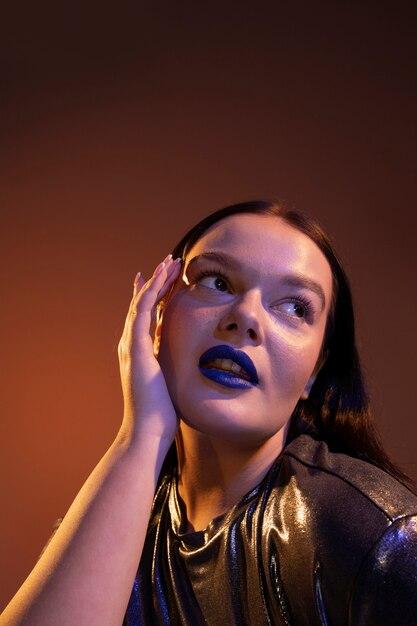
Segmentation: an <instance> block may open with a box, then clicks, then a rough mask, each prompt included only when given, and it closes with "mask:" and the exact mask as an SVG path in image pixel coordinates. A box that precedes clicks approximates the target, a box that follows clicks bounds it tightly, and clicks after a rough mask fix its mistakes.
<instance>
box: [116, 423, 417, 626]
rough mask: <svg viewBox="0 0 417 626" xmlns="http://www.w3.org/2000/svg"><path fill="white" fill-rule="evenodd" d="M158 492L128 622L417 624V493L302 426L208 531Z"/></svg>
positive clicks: (169, 490) (130, 625)
mask: <svg viewBox="0 0 417 626" xmlns="http://www.w3.org/2000/svg"><path fill="white" fill-rule="evenodd" d="M183 519H184V512H183V511H182V509H181V505H180V502H179V501H178V499H177V490H176V477H175V475H174V476H172V477H171V476H165V477H164V478H163V480H162V481H161V484H160V487H159V489H158V491H157V494H156V496H155V500H154V505H153V510H152V515H151V520H150V524H149V530H148V535H147V539H146V542H145V547H144V551H143V555H142V559H141V562H140V565H139V570H138V573H137V577H136V580H135V584H134V588H133V591H132V596H131V599H130V602H129V605H128V609H127V613H126V617H125V621H124V626H142V625H149V626H150V625H152V626H155V625H159V624H161V625H165V624H170V625H180V624H182V625H183V624H185V625H188V626H189V625H196V626H199V625H203V624H204V625H207V626H223V625H227V626H229V625H231V626H232V625H239V626H245V625H250V626H258V625H259V626H261V625H262V626H263V625H267V624H274V625H277V626H284V625H285V626H288V625H291V626H316V625H317V626H347V625H349V626H365V625H366V626H388V625H389V626H413V625H417V497H416V496H415V495H414V494H412V493H411V492H410V491H409V490H408V489H407V488H406V487H404V486H403V485H401V484H400V483H398V482H397V481H396V480H395V479H393V478H391V477H390V476H388V475H387V474H386V473H384V472H383V471H382V470H380V469H378V468H375V467H374V466H372V465H369V464H368V463H365V462H363V461H359V460H357V459H353V458H351V457H349V456H346V455H343V454H336V453H331V452H329V450H328V448H327V445H326V444H325V443H323V442H319V441H315V440H313V439H312V438H311V437H309V436H307V435H302V436H300V437H298V438H297V439H296V440H294V441H293V442H292V443H290V444H289V445H288V446H287V447H286V448H285V449H284V450H283V452H282V453H281V454H280V456H279V457H278V458H277V460H276V462H275V464H274V465H273V466H272V468H271V469H270V471H269V472H268V474H267V475H266V477H265V478H264V480H263V481H262V483H261V484H260V485H258V486H257V487H256V488H255V489H253V490H252V491H251V492H250V493H248V494H247V495H246V496H245V497H244V498H243V500H242V501H241V502H239V503H238V504H237V505H236V506H234V507H233V508H232V509H231V510H230V511H229V512H227V513H226V514H225V515H222V516H220V517H218V518H216V519H215V520H213V521H212V522H211V523H210V524H209V526H208V527H207V528H206V530H205V531H201V532H193V533H187V534H186V533H183V532H182V520H183Z"/></svg>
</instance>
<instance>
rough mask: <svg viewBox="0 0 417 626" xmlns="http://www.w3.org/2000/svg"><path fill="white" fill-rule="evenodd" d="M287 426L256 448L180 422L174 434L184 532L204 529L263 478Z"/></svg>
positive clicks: (281, 445) (280, 448)
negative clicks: (185, 521)
mask: <svg viewBox="0 0 417 626" xmlns="http://www.w3.org/2000/svg"><path fill="white" fill-rule="evenodd" d="M285 435H286V429H284V428H283V429H281V430H280V431H279V432H278V433H276V434H275V435H273V436H272V437H271V438H270V439H268V440H267V441H265V442H263V443H262V444H259V445H258V446H256V447H250V448H249V447H244V446H242V447H237V446H236V443H235V442H230V441H226V440H224V439H217V438H214V437H210V436H208V435H205V434H203V433H201V432H198V431H196V430H195V429H193V428H191V427H190V426H188V425H186V424H184V422H181V426H180V430H179V433H178V435H177V450H178V473H179V481H178V492H179V496H180V498H181V500H182V501H183V503H184V506H185V510H186V515H187V522H188V526H187V529H186V530H187V532H191V531H197V530H204V529H205V528H206V527H207V525H208V524H209V523H210V522H211V520H212V519H214V518H215V517H217V516H218V515H222V514H223V513H225V512H226V511H228V510H229V509H230V508H231V507H232V506H233V505H235V504H237V503H238V502H239V501H240V500H241V499H242V498H243V496H244V495H245V494H246V493H248V492H249V491H251V490H252V489H253V488H254V487H256V485H258V484H259V483H260V482H261V480H262V479H263V478H264V476H265V475H266V473H267V472H268V470H269V469H270V467H271V465H272V464H273V463H274V461H275V459H276V457H277V456H278V454H279V453H280V452H281V450H282V448H283V445H284V441H285Z"/></svg>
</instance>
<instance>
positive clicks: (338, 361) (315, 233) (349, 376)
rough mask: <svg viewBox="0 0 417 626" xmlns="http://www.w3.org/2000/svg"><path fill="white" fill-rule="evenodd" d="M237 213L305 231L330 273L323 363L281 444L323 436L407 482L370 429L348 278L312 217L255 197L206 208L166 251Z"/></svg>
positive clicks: (178, 250) (185, 248)
mask: <svg viewBox="0 0 417 626" xmlns="http://www.w3.org/2000/svg"><path fill="white" fill-rule="evenodd" d="M242 213H253V214H259V215H270V216H275V217H277V218H280V219H282V220H284V221H285V222H286V223H288V224H289V225H291V226H292V227H293V228H295V229H297V230H299V231H300V232H302V233H304V234H305V235H307V236H308V237H309V238H310V239H311V240H312V241H314V243H315V244H316V245H317V246H318V247H319V249H320V250H321V251H322V253H323V254H324V256H325V257H326V259H327V261H328V262H329V265H330V268H331V271H332V276H333V299H332V303H331V307H330V312H329V316H328V320H327V325H326V331H325V337H324V340H323V347H322V354H323V356H324V357H325V360H324V364H323V365H322V367H321V369H320V372H319V373H318V375H317V378H316V380H315V382H314V384H313V386H312V389H311V391H310V394H309V397H308V398H307V399H305V400H301V399H300V400H299V401H298V403H297V405H296V407H295V409H294V411H293V414H292V416H291V419H290V424H289V429H288V433H287V439H286V443H289V442H290V441H292V440H293V439H295V438H296V437H297V436H298V435H300V434H302V433H308V434H309V435H311V436H312V437H314V438H315V439H319V440H323V441H325V442H326V443H327V444H328V446H329V448H330V449H331V450H333V451H335V452H344V453H346V454H349V455H350V456H353V457H356V458H359V459H363V460H365V461H368V462H370V463H372V464H374V465H376V466H377V467H380V468H381V469H383V470H385V471H386V472H388V473H389V474H391V475H392V476H394V477H395V478H397V479H399V480H402V481H405V482H410V479H409V478H408V477H407V476H406V475H405V474H404V473H403V472H402V471H401V469H400V468H398V467H397V466H396V465H395V464H394V463H393V462H392V461H391V460H390V459H389V457H388V455H387V454H386V452H385V450H384V449H383V447H382V444H381V442H380V440H379V438H378V435H377V433H376V429H375V425H374V421H373V417H372V413H371V409H370V403H369V397H368V393H367V390H366V386H365V381H364V376H363V373H362V369H361V365H360V360H359V355H358V351H357V347H356V338H355V319H354V312H353V305H352V294H351V289H350V286H349V281H348V278H347V276H346V274H345V272H344V270H343V268H342V265H341V263H340V261H339V260H338V258H337V256H336V254H335V252H334V250H333V248H332V245H331V243H330V240H329V238H328V237H327V235H326V234H325V232H324V231H323V230H322V228H321V227H320V226H319V225H318V224H317V222H315V221H314V220H313V219H311V218H310V217H307V216H306V215H304V214H303V213H301V212H299V211H296V210H293V209H290V208H287V207H286V205H285V204H283V203H277V202H269V201H264V200H257V201H252V202H244V203H240V204H234V205H231V206H228V207H225V208H223V209H220V210H219V211H216V212H214V213H212V214H211V215H209V216H207V217H206V218H204V219H203V220H202V221H201V222H199V223H198V224H196V225H195V226H194V227H192V228H191V229H190V230H189V232H188V233H187V234H186V235H185V236H184V237H183V238H182V239H181V241H180V242H179V243H178V245H177V246H176V247H175V248H174V250H173V251H172V254H173V256H174V258H177V257H182V258H183V259H184V258H185V257H186V255H187V253H188V252H189V251H190V250H191V248H192V247H193V245H194V244H195V243H196V242H197V241H198V240H199V239H200V237H201V236H202V235H203V234H204V233H205V232H206V231H207V230H208V228H210V226H212V225H213V224H216V223H217V222H219V221H220V220H222V219H224V218H226V217H229V216H231V215H238V214H242ZM260 245H261V242H260Z"/></svg>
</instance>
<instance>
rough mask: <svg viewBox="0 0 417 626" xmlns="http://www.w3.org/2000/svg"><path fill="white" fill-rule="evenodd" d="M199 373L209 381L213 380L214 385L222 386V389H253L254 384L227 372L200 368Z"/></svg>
mask: <svg viewBox="0 0 417 626" xmlns="http://www.w3.org/2000/svg"><path fill="white" fill-rule="evenodd" d="M199 369H200V372H201V373H202V374H203V376H205V377H206V378H208V379H209V380H213V381H214V382H215V383H218V384H219V385H223V386H224V387H230V388H231V389H251V388H252V387H254V384H253V383H251V382H250V381H249V380H245V379H244V378H240V377H239V376H234V375H233V374H230V373H229V372H222V371H221V370H214V369H205V368H204V367H200V368H199Z"/></svg>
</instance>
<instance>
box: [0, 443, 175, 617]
mask: <svg viewBox="0 0 417 626" xmlns="http://www.w3.org/2000/svg"><path fill="white" fill-rule="evenodd" d="M170 443H171V442H170V441H169V440H168V439H161V438H159V437H157V436H154V435H143V436H141V437H140V438H139V439H138V440H137V441H134V442H132V441H128V440H127V439H126V438H125V437H123V436H118V438H117V439H116V441H115V443H114V444H113V446H112V447H111V448H110V449H109V451H108V452H107V453H106V455H105V456H104V458H103V459H102V460H101V462H100V463H99V464H98V466H97V467H96V468H95V470H94V471H93V473H92V474H91V476H90V477H89V478H88V480H87V482H86V483H85V485H84V486H83V488H82V489H81V491H80V492H79V494H78V496H77V497H76V499H75V501H74V503H73V504H72V506H71V508H70V509H69V511H68V513H67V515H66V516H65V518H64V520H63V522H62V524H61V526H60V528H59V529H58V531H57V533H56V535H55V536H54V538H53V540H52V541H51V543H50V544H49V545H48V547H47V549H46V550H45V552H44V554H43V555H42V557H41V559H40V560H39V562H38V563H37V564H36V566H35V568H34V569H33V571H32V572H31V574H30V576H29V577H28V579H27V580H26V581H25V583H24V584H23V586H22V587H21V589H20V590H19V591H18V593H17V594H16V596H15V597H14V598H13V600H12V601H11V603H10V604H9V606H8V607H7V608H6V610H5V612H4V613H3V615H2V616H1V618H0V624H1V626H3V625H6V624H7V626H15V625H18V624H19V626H20V625H23V624H28V625H29V624H30V626H38V625H39V626H49V625H51V626H52V625H54V626H56V624H60V626H64V625H66V624H68V625H71V626H73V625H74V624H77V626H83V625H86V626H92V625H94V624H100V626H104V625H109V626H110V625H117V626H120V624H121V623H122V620H123V615H124V612H125V609H126V605H127V602H128V600H129V595H130V591H131V587H132V584H133V580H134V576H135V573H136V570H137V567H138V563H139V560H140V555H141V552H142V547H143V543H144V539H145V536H146V530H147V525H148V520H149V513H150V509H151V505H152V499H153V495H154V492H155V487H156V482H157V478H158V474H159V471H160V468H161V465H162V462H163V460H164V458H165V455H166V452H167V450H168V448H169V445H170Z"/></svg>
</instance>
